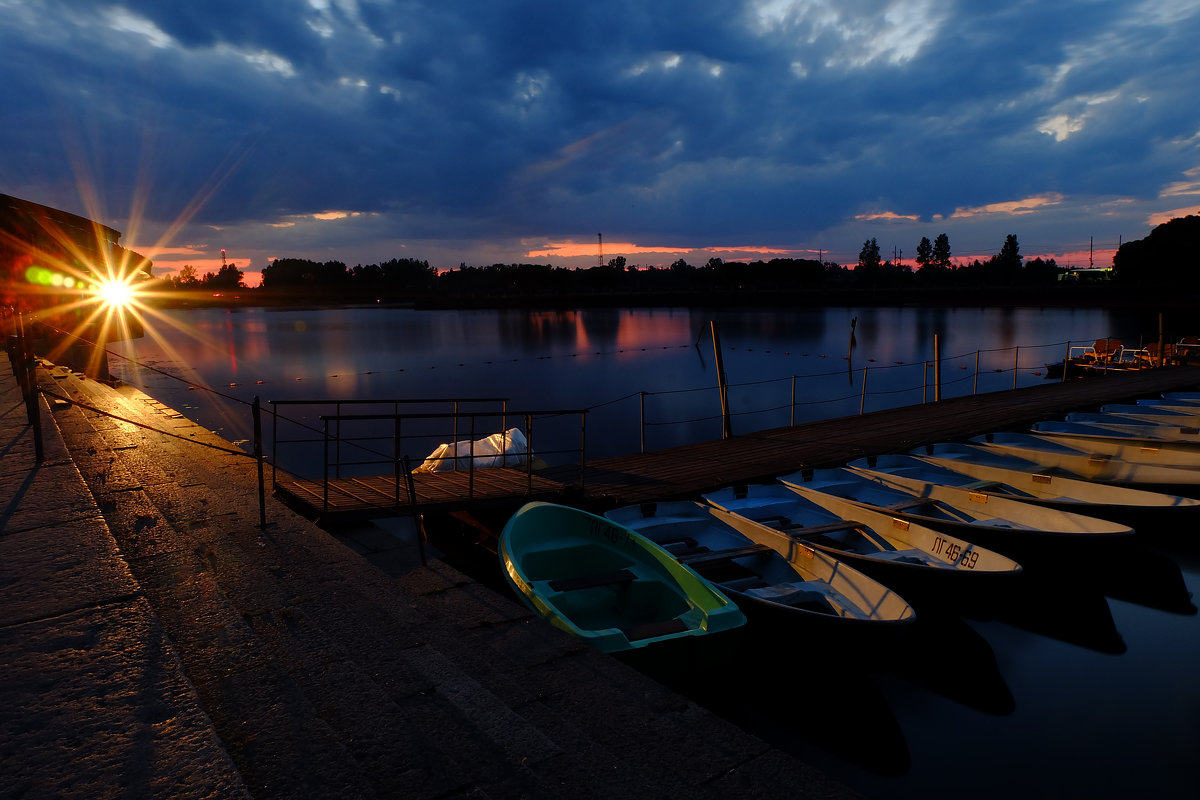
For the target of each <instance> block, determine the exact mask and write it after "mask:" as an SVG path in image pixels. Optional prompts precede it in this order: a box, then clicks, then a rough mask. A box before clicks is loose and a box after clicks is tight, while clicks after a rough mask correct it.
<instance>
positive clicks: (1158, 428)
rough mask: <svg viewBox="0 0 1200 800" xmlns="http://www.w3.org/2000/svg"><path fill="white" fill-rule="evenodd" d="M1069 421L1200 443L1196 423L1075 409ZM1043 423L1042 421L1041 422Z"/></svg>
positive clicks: (1131, 433) (1165, 440) (1144, 435)
mask: <svg viewBox="0 0 1200 800" xmlns="http://www.w3.org/2000/svg"><path fill="white" fill-rule="evenodd" d="M1066 421H1067V422H1074V423H1079V424H1082V425H1093V426H1095V427H1097V428H1103V429H1104V430H1110V431H1117V432H1120V433H1128V434H1130V435H1132V436H1136V437H1139V438H1144V439H1151V440H1153V441H1162V442H1182V443H1185V444H1200V428H1197V427H1195V426H1194V425H1174V424H1169V425H1168V424H1160V423H1157V422H1146V421H1144V420H1137V419H1132V418H1130V417H1121V416H1117V415H1116V414H1097V413H1095V412H1085V411H1075V412H1072V413H1070V414H1067V419H1066ZM1039 424H1041V423H1039Z"/></svg>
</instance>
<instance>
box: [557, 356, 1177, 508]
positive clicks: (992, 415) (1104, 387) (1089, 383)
mask: <svg viewBox="0 0 1200 800" xmlns="http://www.w3.org/2000/svg"><path fill="white" fill-rule="evenodd" d="M1198 385H1200V367H1173V368H1169V369H1158V370H1143V371H1140V372H1126V373H1112V374H1109V375H1105V376H1103V377H1092V378H1084V379H1076V380H1070V381H1067V382H1065V383H1064V382H1061V381H1048V382H1046V383H1044V384H1041V385H1038V386H1031V387H1026V388H1021V389H1013V390H1008V391H1002V392H989V393H987V394H980V395H974V396H968V397H956V398H951V399H946V400H942V401H941V402H940V403H932V402H931V403H927V404H924V405H914V406H905V407H903V408H895V409H888V410H885V411H876V412H873V413H869V414H864V415H861V416H854V417H841V418H838V419H831V420H823V421H820V422H811V423H807V424H804V425H796V426H792V427H784V428H774V429H771V430H764V431H758V432H755V433H748V434H744V435H741V436H734V437H731V438H729V439H718V440H715V441H709V442H700V443H696V444H691V445H683V446H680V447H674V448H670V449H666V450H657V451H654V452H651V453H645V454H633V455H628V456H622V457H619V458H606V459H599V460H595V461H589V462H588V463H587V465H586V471H585V473H584V482H585V485H584V496H585V498H586V500H587V501H588V504H589V505H591V506H594V507H596V508H597V509H603V508H607V507H615V506H621V505H628V504H630V503H640V502H647V501H651V500H669V499H681V498H694V497H697V496H699V495H700V494H701V493H703V492H707V491H712V490H715V489H719V488H721V487H723V486H729V485H731V484H738V483H754V482H760V481H766V480H770V479H772V478H774V477H777V476H779V475H784V474H787V473H789V472H795V471H796V470H799V469H805V468H810V467H833V466H842V465H844V464H845V463H846V462H847V461H850V460H852V459H855V458H859V457H862V456H867V455H878V454H882V453H896V452H904V451H906V450H909V449H911V448H913V447H918V446H920V445H923V444H929V443H933V442H941V441H962V440H965V439H968V438H970V437H971V436H977V435H979V434H983V433H988V432H991V431H998V430H1025V429H1027V428H1028V427H1029V425H1031V424H1032V423H1034V422H1039V421H1041V420H1046V419H1061V418H1062V417H1063V415H1065V414H1067V413H1069V412H1071V411H1079V410H1087V409H1096V408H1098V407H1099V406H1101V405H1103V404H1105V403H1114V402H1120V401H1122V400H1133V399H1136V398H1138V397H1155V396H1157V395H1159V394H1160V393H1162V392H1166V391H1175V390H1181V389H1190V388H1193V387H1196V386H1198ZM735 431H736V422H735ZM542 474H544V475H545V476H546V477H549V478H555V479H558V480H561V481H562V482H563V483H569V482H572V481H578V480H579V475H578V468H573V469H572V470H565V469H564V470H548V471H544V472H543V473H542Z"/></svg>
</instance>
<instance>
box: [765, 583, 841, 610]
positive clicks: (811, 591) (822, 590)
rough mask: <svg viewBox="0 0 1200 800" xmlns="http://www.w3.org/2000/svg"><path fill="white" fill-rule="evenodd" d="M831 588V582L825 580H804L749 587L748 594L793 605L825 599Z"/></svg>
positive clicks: (773, 601)
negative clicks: (755, 587)
mask: <svg viewBox="0 0 1200 800" xmlns="http://www.w3.org/2000/svg"><path fill="white" fill-rule="evenodd" d="M830 588H831V587H830V586H829V584H827V583H825V582H824V581H803V582H801V583H777V584H774V585H773V586H763V587H761V588H758V589H747V590H746V594H748V595H750V596H751V597H757V598H759V599H761V600H767V601H769V602H772V603H782V604H784V605H788V606H792V605H796V604H798V603H803V602H808V601H816V602H820V601H824V600H825V599H826V598H827V597H828V596H829V590H830Z"/></svg>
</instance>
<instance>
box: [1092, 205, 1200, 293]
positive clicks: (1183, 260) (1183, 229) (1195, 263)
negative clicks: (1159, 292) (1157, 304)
mask: <svg viewBox="0 0 1200 800" xmlns="http://www.w3.org/2000/svg"><path fill="white" fill-rule="evenodd" d="M1197 275H1200V216H1196V215H1191V216H1187V217H1176V218H1175V219H1172V220H1170V221H1169V222H1164V223H1163V224H1161V225H1159V226H1158V227H1156V228H1155V229H1154V230H1152V231H1150V235H1148V236H1147V237H1146V238H1145V239H1135V240H1133V241H1129V242H1125V243H1124V244H1122V245H1121V247H1120V249H1119V250H1117V253H1116V255H1114V256H1113V280H1114V281H1117V282H1120V283H1123V284H1126V285H1137V284H1158V285H1189V286H1190V285H1193V284H1194V282H1195V280H1196V278H1197Z"/></svg>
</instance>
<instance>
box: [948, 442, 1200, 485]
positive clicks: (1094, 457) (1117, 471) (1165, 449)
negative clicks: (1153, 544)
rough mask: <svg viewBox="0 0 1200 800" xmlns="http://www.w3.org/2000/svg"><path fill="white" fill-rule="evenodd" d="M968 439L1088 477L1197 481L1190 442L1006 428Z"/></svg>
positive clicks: (1197, 460) (1199, 464)
mask: <svg viewBox="0 0 1200 800" xmlns="http://www.w3.org/2000/svg"><path fill="white" fill-rule="evenodd" d="M1104 433H1105V434H1107V433H1109V432H1107V431H1106V432H1104ZM970 441H971V442H973V443H976V444H982V445H986V446H987V447H988V448H991V449H995V450H999V451H1001V452H1005V453H1012V454H1014V455H1019V456H1021V457H1023V458H1028V459H1029V460H1030V461H1036V462H1038V463H1039V464H1042V465H1043V466H1049V467H1056V468H1059V469H1063V470H1066V471H1068V472H1071V473H1074V474H1075V475H1078V476H1079V477H1081V478H1085V479H1087V480H1092V481H1105V482H1110V483H1129V484H1149V485H1155V484H1158V485H1163V486H1175V485H1177V486H1188V485H1197V484H1200V452H1197V451H1196V449H1195V448H1194V447H1189V446H1188V445H1172V444H1170V443H1165V444H1164V443H1158V444H1155V443H1152V442H1144V441H1138V440H1136V439H1130V438H1128V437H1119V436H1118V437H1114V436H1110V435H1105V436H1102V437H1085V436H1082V435H1080V436H1069V435H1063V436H1054V435H1050V434H1037V433H1017V432H1010V431H1000V432H996V433H986V434H983V435H981V436H975V437H973V438H972V439H971V440H970Z"/></svg>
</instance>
